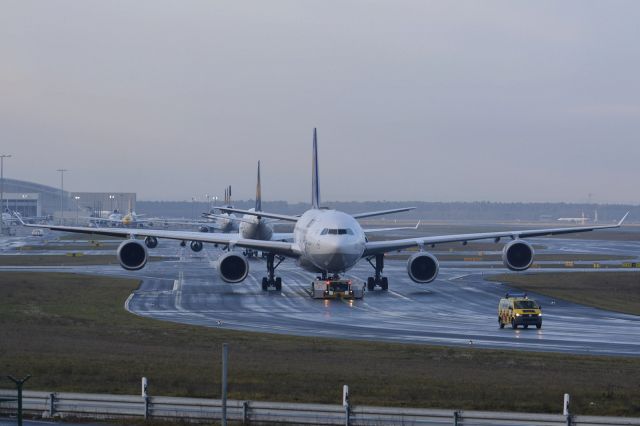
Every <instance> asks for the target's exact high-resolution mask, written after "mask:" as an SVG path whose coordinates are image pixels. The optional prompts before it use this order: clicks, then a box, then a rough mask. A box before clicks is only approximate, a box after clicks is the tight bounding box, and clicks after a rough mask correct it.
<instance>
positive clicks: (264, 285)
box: [262, 277, 268, 291]
mask: <svg viewBox="0 0 640 426" xmlns="http://www.w3.org/2000/svg"><path fill="white" fill-rule="evenodd" d="M267 285H268V284H267V277H262V291H267Z"/></svg>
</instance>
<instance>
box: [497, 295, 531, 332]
mask: <svg viewBox="0 0 640 426" xmlns="http://www.w3.org/2000/svg"><path fill="white" fill-rule="evenodd" d="M498 324H499V325H500V328H504V326H505V325H506V324H511V327H512V328H518V326H519V325H521V326H523V327H524V328H528V327H529V326H530V325H535V326H536V328H541V327H542V308H540V305H538V303H536V301H535V300H532V299H529V298H528V297H527V294H526V293H507V294H506V295H505V297H503V298H502V299H500V304H499V305H498Z"/></svg>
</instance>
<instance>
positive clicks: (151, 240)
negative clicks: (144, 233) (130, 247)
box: [144, 237, 158, 249]
mask: <svg viewBox="0 0 640 426" xmlns="http://www.w3.org/2000/svg"><path fill="white" fill-rule="evenodd" d="M144 244H145V245H146V246H147V247H149V248H150V249H152V248H156V247H158V239H157V238H156V237H146V238H145V239H144Z"/></svg>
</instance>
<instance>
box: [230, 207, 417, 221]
mask: <svg viewBox="0 0 640 426" xmlns="http://www.w3.org/2000/svg"><path fill="white" fill-rule="evenodd" d="M217 209H218V210H220V211H223V212H227V213H231V212H233V213H241V214H250V215H253V216H259V217H268V218H272V219H279V220H285V221H288V222H297V221H298V220H299V219H300V216H290V215H286V214H278V213H267V212H263V211H259V212H256V211H249V210H241V209H234V208H231V207H217ZM413 209H415V207H403V208H399V209H391V210H379V211H375V212H365V213H358V214H354V215H353V217H354V218H356V219H361V218H365V217H372V216H382V215H385V214H391V213H400V212H406V211H409V210H413Z"/></svg>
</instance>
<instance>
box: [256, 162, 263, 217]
mask: <svg viewBox="0 0 640 426" xmlns="http://www.w3.org/2000/svg"><path fill="white" fill-rule="evenodd" d="M256 211H257V212H260V211H262V189H261V188H260V161H258V181H257V183H256Z"/></svg>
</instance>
